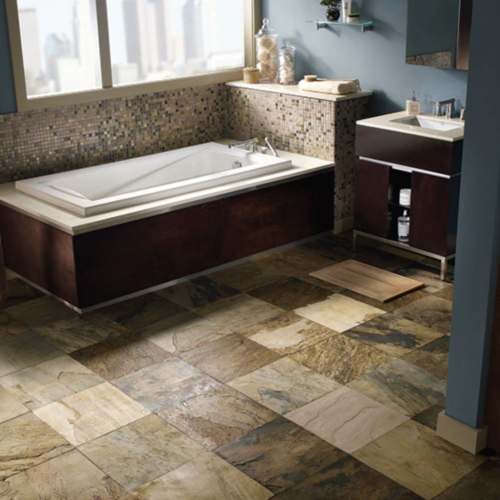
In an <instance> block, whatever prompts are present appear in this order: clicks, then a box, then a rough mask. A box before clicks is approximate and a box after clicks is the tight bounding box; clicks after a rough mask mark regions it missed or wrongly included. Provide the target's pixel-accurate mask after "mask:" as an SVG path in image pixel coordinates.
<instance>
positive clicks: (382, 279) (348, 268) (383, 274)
mask: <svg viewBox="0 0 500 500" xmlns="http://www.w3.org/2000/svg"><path fill="white" fill-rule="evenodd" d="M310 276H313V277H314V278H318V279H320V280H323V281H327V282H328V283H333V284H334V285H337V286H340V287H342V288H346V289H347V290H351V291H352V292H356V293H359V294H361V295H364V296H365V297H369V298H371V299H374V300H377V301H379V302H389V301H391V300H394V299H397V298H398V297H401V296H402V295H406V294H407V293H410V292H414V291H415V290H418V289H419V288H422V287H423V286H424V283H421V282H420V281H416V280H412V279H410V278H405V277H404V276H400V275H399V274H394V273H390V272H389V271H384V270H383V269H378V268H376V267H373V266H369V265H368V264H364V263H363V262H358V261H356V260H346V261H345V262H341V263H340V264H335V265H333V266H330V267H327V268H325V269H321V270H320V271H315V272H314V273H311V274H310Z"/></svg>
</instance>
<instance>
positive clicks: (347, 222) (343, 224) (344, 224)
mask: <svg viewBox="0 0 500 500" xmlns="http://www.w3.org/2000/svg"><path fill="white" fill-rule="evenodd" d="M353 227H354V217H347V218H346V219H340V220H336V221H335V226H334V229H333V234H339V233H344V232H346V231H350V230H351V229H352V228H353Z"/></svg>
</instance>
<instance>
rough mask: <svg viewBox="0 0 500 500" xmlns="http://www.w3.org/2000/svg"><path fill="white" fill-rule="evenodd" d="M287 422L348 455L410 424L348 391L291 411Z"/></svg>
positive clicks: (327, 396) (400, 416)
mask: <svg viewBox="0 0 500 500" xmlns="http://www.w3.org/2000/svg"><path fill="white" fill-rule="evenodd" d="M286 418H288V419H289V420H291V421H292V422H295V423H296V424H297V425H300V426H302V427H304V428H305V429H307V430H308V431H310V432H312V433H313V434H316V435H317V436H319V437H320V438H321V439H324V440H325V441H326V442H327V443H330V444H333V445H334V446H336V447H337V448H340V449H341V450H343V451H345V452H346V453H352V452H353V451H356V450H359V449H360V448H362V447H363V446H366V445H367V444H368V443H371V442H372V441H373V440H375V439H377V438H378V437H380V436H382V435H384V434H385V433H387V432H389V431H391V430H392V429H394V428H395V427H397V426H398V425H400V424H402V423H403V422H405V421H406V420H408V418H407V417H404V416H403V415H401V414H400V413H399V412H397V411H394V410H391V409H389V408H387V407H385V406H384V405H382V404H380V403H377V402H376V401H373V399H370V398H367V397H366V396H363V395H362V394H360V393H358V392H356V391H353V390H352V389H349V388H348V387H341V388H340V389H338V390H336V391H335V392H331V393H330V394H327V395H325V396H323V397H322V398H320V399H317V400H316V401H313V402H312V403H309V404H308V405H305V406H303V407H302V408H299V409H298V410H295V411H292V412H291V413H289V414H288V415H287V416H286Z"/></svg>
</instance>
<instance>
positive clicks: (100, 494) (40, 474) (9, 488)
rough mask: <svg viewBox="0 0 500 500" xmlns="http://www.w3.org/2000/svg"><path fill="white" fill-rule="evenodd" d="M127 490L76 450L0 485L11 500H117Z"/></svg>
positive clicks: (0, 490) (1, 492) (4, 496)
mask: <svg viewBox="0 0 500 500" xmlns="http://www.w3.org/2000/svg"><path fill="white" fill-rule="evenodd" d="M124 494H125V491H124V490H123V489H122V488H121V487H120V486H119V485H118V484H116V483H115V481H113V480H112V479H110V478H109V477H108V476H106V474H105V473H104V472H102V471H100V470H99V469H98V468H97V467H96V466H95V465H94V464H93V463H92V462H90V461H89V460H87V459H86V458H85V457H84V456H83V455H82V454H81V453H79V452H78V451H77V450H74V451H71V452H69V453H65V454H64V455H61V456H59V457H57V458H54V459H53V460H50V461H48V462H45V463H43V464H41V465H38V466H36V467H33V468H32V469H30V470H28V471H26V472H23V473H22V474H18V475H16V476H13V477H11V478H10V479H7V480H6V481H5V482H4V483H0V498H6V499H7V498H9V499H12V500H14V499H15V500H42V499H43V500H45V499H47V500H48V499H50V500H118V499H119V498H122V495H124Z"/></svg>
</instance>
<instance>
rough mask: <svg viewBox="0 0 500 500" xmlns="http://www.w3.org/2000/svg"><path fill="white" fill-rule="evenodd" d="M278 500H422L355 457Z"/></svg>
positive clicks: (294, 488)
mask: <svg viewBox="0 0 500 500" xmlns="http://www.w3.org/2000/svg"><path fill="white" fill-rule="evenodd" d="M275 498H276V500H334V499H339V500H340V499H342V500H420V499H421V497H420V496H418V495H416V494H415V493H413V492H411V491H410V490H407V489H406V488H404V487H403V486H401V485H400V484H398V483H396V482H394V481H392V480H391V479H389V478H387V477H386V476H384V475H383V474H380V473H379V472H377V471H376V470H374V469H371V468H370V467H368V466H367V465H365V464H363V463H361V462H359V461H358V460H356V459H355V458H353V457H346V458H343V459H342V460H339V461H338V462H335V463H334V464H332V465H330V466H329V467H326V468H325V469H323V470H322V471H320V472H318V473H317V474H315V475H314V476H312V477H310V478H308V479H306V480H305V481H303V482H302V483H300V484H298V485H297V486H293V487H292V488H290V489H288V490H286V491H285V492H283V493H281V494H280V495H278V496H276V497H275Z"/></svg>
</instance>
